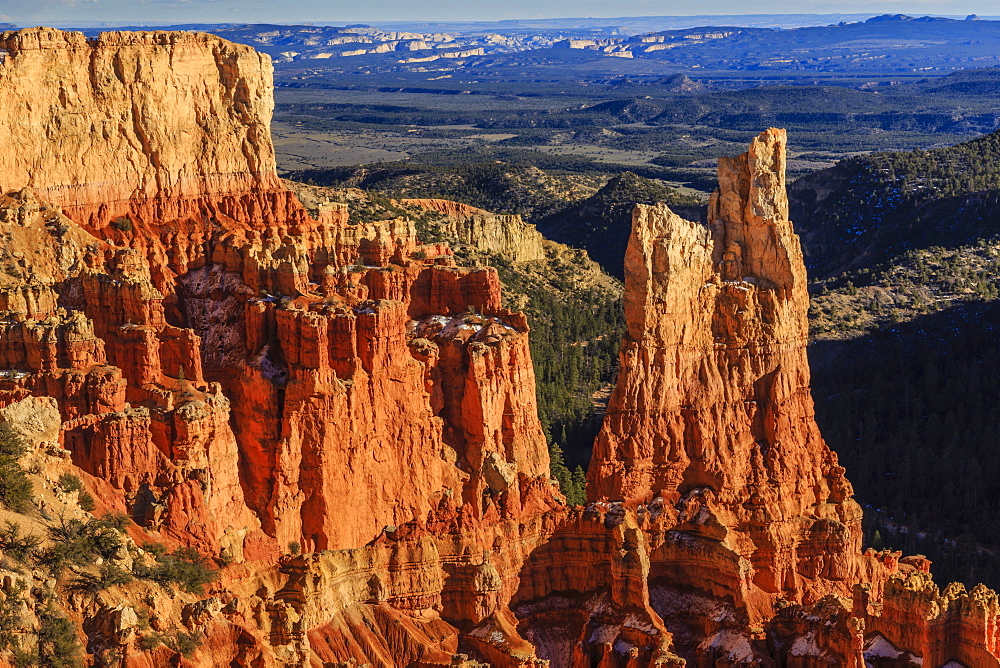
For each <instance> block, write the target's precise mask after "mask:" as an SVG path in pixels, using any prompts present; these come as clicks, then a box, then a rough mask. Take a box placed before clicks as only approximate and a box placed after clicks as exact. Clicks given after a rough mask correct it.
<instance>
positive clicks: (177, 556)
mask: <svg viewBox="0 0 1000 668" xmlns="http://www.w3.org/2000/svg"><path fill="white" fill-rule="evenodd" d="M144 549H145V550H146V551H147V552H152V553H153V556H154V557H155V559H156V563H155V564H153V565H152V566H146V565H143V564H136V566H135V567H134V568H133V572H134V573H135V575H136V577H139V578H143V579H145V580H152V581H154V582H157V583H159V584H161V585H163V586H169V585H178V586H180V587H181V589H183V590H184V591H186V592H190V593H192V594H200V593H201V592H202V589H203V588H204V586H205V585H206V584H208V583H210V582H213V581H214V580H215V579H216V578H217V577H218V573H216V571H214V570H212V569H211V568H210V567H209V560H208V559H206V558H205V557H204V556H202V555H201V554H200V553H199V552H198V551H197V550H196V549H194V548H192V547H182V548H178V549H176V550H174V551H173V552H171V553H169V554H167V552H166V549H165V548H164V547H163V546H162V545H158V544H156V543H152V544H147V545H145V546H144Z"/></svg>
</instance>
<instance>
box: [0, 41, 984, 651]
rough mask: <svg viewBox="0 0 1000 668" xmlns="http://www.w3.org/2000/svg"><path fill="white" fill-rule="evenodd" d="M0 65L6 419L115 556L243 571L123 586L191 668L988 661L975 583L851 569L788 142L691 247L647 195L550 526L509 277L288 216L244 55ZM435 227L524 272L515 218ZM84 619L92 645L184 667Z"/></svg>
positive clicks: (521, 233) (259, 66)
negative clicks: (222, 564)
mask: <svg viewBox="0 0 1000 668" xmlns="http://www.w3.org/2000/svg"><path fill="white" fill-rule="evenodd" d="M0 48H2V49H4V51H5V53H4V58H3V62H2V64H0V92H3V93H4V97H3V100H2V101H0V139H3V140H4V141H5V142H6V145H8V146H13V147H17V150H11V151H6V152H4V154H3V155H0V185H2V186H3V187H4V188H5V190H6V193H5V194H0V231H2V232H3V234H4V239H5V246H4V247H3V252H4V256H3V259H4V263H3V264H2V265H0V266H2V273H0V309H3V311H2V314H0V315H2V317H0V371H2V373H0V408H3V409H4V411H5V413H4V414H5V415H7V416H14V417H11V418H10V419H11V420H15V419H17V420H20V421H22V422H25V423H27V422H30V420H29V419H27V418H24V419H22V418H23V417H24V414H25V413H30V412H31V411H32V410H34V409H33V408H32V406H33V405H34V404H33V403H32V402H35V403H37V402H39V401H46V402H48V403H46V407H47V408H46V410H47V413H46V415H47V416H48V418H47V420H48V422H51V421H52V420H55V419H56V417H55V416H56V413H57V412H58V415H59V418H60V419H61V423H62V424H61V428H60V436H59V439H60V441H61V443H62V445H63V446H65V448H66V449H67V450H69V452H70V457H71V461H72V464H69V463H63V464H61V466H62V468H64V469H71V470H72V471H76V472H78V473H79V474H80V475H81V476H82V477H83V478H84V479H85V480H86V481H87V482H88V484H89V486H90V487H91V488H92V490H93V491H94V493H95V496H97V497H98V498H99V501H100V503H101V504H102V506H103V507H107V508H112V509H117V510H121V511H124V512H127V513H128V514H129V515H130V516H131V518H132V519H133V520H134V522H135V524H136V525H135V526H133V527H131V530H132V532H133V533H134V534H135V535H136V536H137V537H139V538H141V539H142V540H147V539H154V540H164V541H167V542H168V543H169V544H171V545H183V546H192V547H195V548H196V549H198V550H200V551H201V552H202V553H204V554H206V555H212V556H221V557H224V558H225V559H226V560H228V561H231V562H235V563H234V564H233V565H231V566H229V567H228V568H226V569H224V570H223V575H222V579H221V580H220V582H218V583H217V584H215V585H213V588H212V591H211V594H212V597H211V598H209V599H205V600H196V598H197V597H193V596H191V595H187V594H176V595H173V596H166V595H159V598H157V599H155V600H156V605H155V606H154V605H151V604H149V603H148V602H144V601H148V600H152V599H150V598H148V597H147V595H146V594H145V593H144V591H145V590H144V589H143V588H142V586H140V585H138V584H137V585H134V586H126V587H122V588H121V589H120V592H119V593H117V594H116V596H119V597H120V601H121V602H122V605H130V606H137V605H140V603H141V604H142V605H146V606H149V607H151V608H152V614H154V616H155V619H154V620H153V621H154V626H155V627H156V628H179V627H180V625H183V626H184V628H185V629H187V631H189V632H191V633H197V634H200V637H202V638H203V641H202V644H201V646H200V648H199V649H198V650H196V651H195V652H194V653H193V654H192V655H191V656H190V657H189V658H187V659H185V661H187V662H188V663H187V664H185V665H195V666H213V665H237V666H254V667H255V668H260V667H262V666H281V665H284V666H300V665H344V663H345V662H353V664H351V665H354V664H366V663H367V664H370V665H373V666H445V665H451V666H467V667H468V668H476V667H478V666H480V665H482V664H480V663H479V661H488V662H489V663H490V664H492V665H494V666H542V665H545V664H546V663H549V664H550V665H551V666H553V667H555V666H573V667H581V668H582V667H584V666H592V665H600V666H623V667H624V666H679V665H682V664H683V663H684V659H687V660H689V662H690V663H691V664H692V665H761V666H768V665H789V666H822V665H837V666H840V665H845V666H857V667H858V668H860V666H862V665H864V652H865V651H866V647H867V648H868V651H869V654H872V653H873V652H888V651H890V650H889V649H887V647H888V648H898V650H897V649H892V651H897V654H899V656H903V650H906V651H907V652H912V653H913V655H914V656H923V657H924V658H925V659H926V663H925V664H924V665H929V664H930V663H934V664H935V665H940V664H943V663H945V662H947V661H949V660H952V659H955V660H960V661H963V662H965V663H966V665H976V666H985V665H995V664H996V661H995V659H994V658H993V657H994V655H995V654H996V652H997V647H996V644H997V640H996V637H995V633H994V630H995V629H996V628H997V621H998V614H1000V606H998V604H997V600H996V595H995V594H994V593H992V592H989V591H988V590H985V589H984V588H982V589H980V588H977V589H976V590H974V591H972V592H970V593H966V592H964V591H963V590H961V589H960V588H955V587H952V588H949V589H948V590H946V591H945V592H943V593H942V592H939V591H938V590H937V588H936V587H934V586H933V584H932V583H931V582H930V581H929V576H928V575H927V573H926V571H927V568H928V564H927V563H926V560H920V559H909V560H900V559H899V556H900V555H899V553H889V552H884V553H880V554H875V553H873V552H871V551H868V552H867V553H865V554H862V553H861V552H860V509H859V508H858V506H857V504H856V503H854V501H853V500H852V499H851V498H850V497H851V489H850V486H849V484H848V483H847V482H846V480H845V479H844V472H843V469H842V468H840V467H839V466H838V465H837V462H836V457H835V455H834V454H833V453H831V452H830V451H829V449H828V448H827V447H826V446H825V444H824V443H823V441H822V438H821V437H820V435H819V432H818V430H817V428H816V425H815V422H814V421H813V418H812V402H811V399H810V396H809V370H808V367H807V364H806V358H805V343H806V320H805V318H806V308H807V296H806V292H805V276H804V269H803V266H802V259H801V253H800V251H799V246H798V241H797V238H796V237H795V235H794V234H793V232H792V227H791V223H790V222H789V221H788V215H787V204H786V200H785V194H784V169H783V168H784V156H785V153H784V133H783V132H782V131H778V130H769V131H767V132H765V133H763V134H762V135H761V136H760V137H758V138H757V139H756V140H754V142H753V143H752V144H751V147H750V150H749V152H748V153H747V154H744V155H742V156H740V157H738V158H735V159H732V160H728V159H723V160H722V161H720V187H719V191H718V192H717V193H716V195H715V196H714V197H713V200H712V203H711V206H710V221H709V225H708V226H707V227H706V226H703V225H701V224H697V223H692V222H689V221H686V220H683V219H681V218H679V217H677V216H676V215H674V214H673V213H671V212H670V211H669V209H667V208H666V207H664V206H655V207H646V206H641V207H638V208H637V209H636V211H635V214H634V219H633V234H632V238H631V240H630V243H629V247H628V254H627V257H626V270H627V284H626V296H625V299H626V315H627V319H628V328H629V333H628V337H627V340H626V342H625V344H624V346H623V350H622V371H621V376H620V380H619V384H618V387H617V388H616V390H615V394H614V396H613V398H612V401H611V404H610V406H609V410H608V416H607V418H606V422H605V425H604V429H603V431H602V432H601V435H600V438H599V439H598V442H597V445H596V446H595V452H594V461H593V464H592V466H591V470H590V481H589V488H588V493H589V495H590V498H591V500H592V502H591V503H590V504H589V505H588V506H587V507H586V508H583V507H577V508H568V507H566V506H565V505H564V504H563V503H562V501H561V497H560V495H559V494H558V493H557V491H556V490H555V489H554V487H553V483H552V482H551V481H550V480H549V478H548V455H547V451H546V447H545V442H544V438H543V435H542V432H541V428H540V425H539V423H538V418H537V414H536V412H537V411H536V408H535V399H534V375H533V370H532V365H531V359H530V355H529V349H528V339H527V334H528V327H527V323H526V320H525V318H524V317H523V316H522V315H521V314H519V313H513V312H510V311H507V310H505V309H503V308H502V307H501V286H500V283H499V280H498V278H497V274H496V272H494V271H493V270H491V269H468V268H459V267H455V266H454V262H453V261H452V256H451V254H450V250H449V249H448V247H447V245H445V244H426V245H422V244H420V242H419V240H418V239H417V238H416V235H415V233H414V225H413V223H412V222H411V221H408V220H405V219H397V220H390V221H382V222H378V223H372V224H366V225H350V224H349V223H348V220H347V215H346V214H347V211H346V210H345V209H344V208H343V207H332V208H328V209H327V210H324V211H325V213H323V214H322V215H321V216H320V219H319V220H312V219H310V218H309V217H308V216H307V215H306V212H305V211H304V209H303V208H302V207H301V206H300V205H299V203H298V201H297V200H296V199H295V197H294V196H292V195H291V194H290V193H289V192H287V191H285V190H283V189H282V188H281V185H280V182H279V181H277V179H276V177H275V175H274V161H273V150H272V148H271V143H270V137H269V134H268V132H267V125H268V120H269V114H270V107H271V97H270V95H271V92H270V80H269V77H270V69H269V68H270V65H269V62H268V61H267V58H266V57H264V56H260V55H258V54H256V53H255V52H253V51H252V50H250V49H247V48H246V47H240V46H236V45H233V44H230V43H228V42H225V41H223V40H219V39H218V38H215V37H211V36H207V35H200V34H175V33H137V34H128V35H126V34H105V35H102V36H101V37H99V38H97V39H95V40H86V39H85V38H84V37H83V36H82V35H78V34H74V33H63V32H60V31H56V30H50V29H32V30H26V31H21V32H20V33H6V34H4V35H2V36H0ZM4 133H6V134H4ZM53 202H55V203H53ZM421 206H425V207H428V208H431V209H433V210H435V211H438V212H440V213H443V214H445V215H446V216H447V217H448V218H449V219H450V220H451V222H452V223H453V229H454V231H455V234H456V235H457V236H459V237H460V240H462V241H464V242H468V241H469V239H470V238H472V237H476V238H477V239H478V240H479V241H481V242H482V243H485V244H487V245H489V246H490V248H494V247H495V248H497V249H506V251H505V252H508V251H509V252H512V251H514V250H516V248H515V247H517V246H522V245H523V246H526V247H525V248H522V249H521V250H522V251H523V257H522V259H524V260H535V259H537V257H538V255H539V250H538V249H539V248H540V246H539V245H538V244H539V243H540V242H539V237H538V236H537V233H535V232H534V231H533V230H531V229H529V228H525V227H524V225H523V223H521V222H520V221H519V220H517V219H516V218H512V217H499V216H491V215H490V214H488V213H486V212H480V211H478V210H470V209H468V208H465V207H463V206H461V205H458V204H455V203H449V202H441V201H426V202H422V203H421ZM479 237H482V238H479ZM470 307H471V308H470ZM32 395H35V396H34V397H32ZM35 397H51V398H54V399H55V402H54V403H51V400H40V399H37V398H35ZM29 417H30V416H29ZM48 422H47V423H46V424H48ZM54 430H55V423H52V425H51V429H50V431H53V432H54ZM60 470H61V469H60ZM300 551H301V552H302V553H303V554H298V552H300ZM143 586H144V585H143ZM117 603H118V602H117V601H116V604H117ZM223 603H224V605H223ZM87 606H90V607H87ZM79 609H80V610H86V611H87V613H86V614H87V616H86V618H83V617H79V618H78V619H77V621H78V623H79V626H80V628H81V629H83V630H84V631H85V633H86V634H87V635H88V646H92V647H113V648H115V649H116V650H117V651H119V652H120V654H121V656H125V657H127V660H126V663H127V665H129V666H131V667H133V668H135V667H138V666H144V667H145V666H153V665H165V663H167V662H169V661H181V659H180V658H179V655H177V654H176V652H172V650H168V648H160V649H157V650H152V651H144V650H143V649H142V648H141V647H140V646H139V645H138V644H137V641H136V639H135V634H134V633H133V634H131V635H130V634H128V633H124V632H123V630H122V619H124V618H125V617H127V616H128V615H127V614H126V613H125V612H124V611H123V609H119V608H115V609H111V608H110V606H107V605H103V604H99V603H98V602H93V605H91V604H90V603H86V604H81V607H80V608H79ZM92 610H95V611H97V612H94V613H93V614H91V612H90V611H92ZM776 611H777V612H776ZM74 614H77V613H74ZM131 614H133V616H134V612H133V613H131ZM873 647H874V648H875V649H871V648H873ZM463 654H471V655H473V658H469V657H468V656H463ZM872 655H873V656H874V654H872ZM893 656H896V655H893ZM897 658H898V657H897ZM900 661H902V659H900ZM898 665H905V664H904V663H898Z"/></svg>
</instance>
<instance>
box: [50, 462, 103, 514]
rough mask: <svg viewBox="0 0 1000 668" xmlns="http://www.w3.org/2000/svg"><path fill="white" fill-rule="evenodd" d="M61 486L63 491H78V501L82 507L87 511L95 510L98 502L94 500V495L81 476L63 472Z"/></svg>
mask: <svg viewBox="0 0 1000 668" xmlns="http://www.w3.org/2000/svg"><path fill="white" fill-rule="evenodd" d="M59 486H60V487H62V488H63V491H65V492H68V493H70V494H72V493H73V492H76V498H77V501H78V502H79V503H80V507H81V508H83V509H84V510H85V511H87V512H88V513H89V512H93V510H94V508H96V507H97V504H96V503H95V502H94V497H93V495H91V493H90V492H89V491H88V490H87V488H86V487H85V486H84V484H83V481H82V480H80V476H78V475H76V474H73V473H69V472H67V473H63V474H62V475H61V476H59Z"/></svg>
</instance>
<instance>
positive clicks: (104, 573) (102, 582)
mask: <svg viewBox="0 0 1000 668" xmlns="http://www.w3.org/2000/svg"><path fill="white" fill-rule="evenodd" d="M133 579H135V578H134V576H133V575H132V574H131V573H130V572H128V571H126V570H125V569H123V568H120V567H118V566H115V565H114V564H101V568H100V572H99V573H98V574H97V575H93V574H92V573H81V574H80V575H79V576H77V578H76V579H75V580H73V582H71V583H70V584H69V585H68V587H69V589H70V590H71V591H75V592H80V593H87V594H96V593H97V592H99V591H103V590H105V589H107V588H108V587H115V586H118V585H125V584H128V583H129V582H131V581H132V580H133Z"/></svg>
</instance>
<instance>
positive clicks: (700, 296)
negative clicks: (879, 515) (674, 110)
mask: <svg viewBox="0 0 1000 668" xmlns="http://www.w3.org/2000/svg"><path fill="white" fill-rule="evenodd" d="M784 141H785V140H784V133H781V132H778V131H770V132H768V133H765V134H763V135H761V136H760V137H759V138H758V139H756V140H754V142H753V143H752V144H751V147H750V151H749V152H748V153H746V154H744V155H742V156H740V157H738V158H736V159H732V160H730V159H722V160H721V161H720V169H719V174H720V176H719V190H718V191H716V193H715V195H713V197H712V201H711V203H710V206H709V224H708V225H707V226H705V225H702V224H699V223H692V222H688V221H685V220H683V219H681V218H679V217H677V216H676V215H674V214H672V213H671V212H670V211H669V210H668V209H667V208H665V207H662V206H660V207H645V206H639V207H637V209H636V213H635V217H634V221H633V234H632V238H631V239H630V242H629V247H628V251H627V254H626V259H625V269H626V274H625V276H626V290H625V316H626V322H627V325H628V337H627V339H626V342H625V344H624V346H623V350H622V371H621V375H620V377H619V383H618V386H617V387H616V388H615V392H614V393H613V394H612V396H611V399H610V401H609V404H608V411H607V417H606V419H605V424H604V428H603V430H602V431H601V434H600V436H599V437H598V440H597V444H596V446H595V451H594V459H593V462H592V465H591V468H590V471H589V484H588V495H589V496H590V498H592V499H594V500H611V501H625V502H630V503H649V502H651V501H652V500H653V499H656V498H659V499H662V500H663V502H664V503H665V504H667V505H669V506H672V507H676V508H678V510H679V511H680V514H679V516H678V521H679V527H678V530H680V531H683V532H684V533H685V535H687V536H688V537H690V540H691V541H692V542H693V543H694V544H695V546H694V547H695V549H696V550H703V549H708V550H719V551H720V556H722V555H725V554H727V553H728V554H729V555H730V557H729V560H731V561H733V562H734V563H735V562H741V561H745V562H746V563H747V565H748V566H749V568H745V567H744V568H741V569H740V570H741V571H742V572H741V573H731V574H730V575H731V576H736V577H735V579H734V580H733V581H732V582H730V583H728V584H723V583H721V582H720V584H723V589H727V588H729V587H731V586H733V585H736V589H735V590H734V591H731V592H729V593H730V594H732V595H734V596H735V597H736V600H737V601H741V602H742V604H744V605H746V606H747V607H748V608H749V609H750V610H751V620H752V621H753V620H754V618H755V617H757V615H766V616H769V615H770V612H771V610H772V609H773V604H774V603H775V601H776V600H777V599H778V598H781V599H783V600H786V601H796V602H798V601H803V600H804V601H805V602H813V601H815V600H818V599H819V598H821V597H822V596H823V595H825V594H826V593H828V592H829V591H832V590H835V589H837V585H836V584H835V583H838V582H847V581H850V580H852V579H853V578H854V576H855V575H856V573H857V568H858V566H857V565H856V564H854V563H852V557H851V555H859V554H860V538H861V530H860V526H861V525H860V520H861V511H860V508H859V507H858V505H857V504H856V503H855V502H854V501H853V500H852V499H851V498H850V497H851V488H850V484H849V483H848V482H847V481H846V480H845V478H844V470H843V468H841V467H840V466H838V465H837V459H836V455H835V454H834V453H832V452H831V451H830V450H829V448H827V447H826V445H825V444H824V443H823V440H822V437H821V436H820V434H819V429H818V427H817V426H816V423H815V421H814V419H813V408H812V398H811V397H810V394H809V367H808V362H807V359H806V350H805V348H806V342H807V322H806V313H807V310H808V294H807V292H806V284H805V270H804V267H803V264H802V255H801V251H800V250H799V245H798V239H797V238H796V237H795V235H794V233H793V232H792V227H791V223H790V222H789V221H788V209H787V200H786V199H785V194H784V192H785V191H784V162H783V161H784V156H785V146H784ZM677 558H681V555H677ZM699 577H700V576H699ZM841 589H843V587H841ZM843 593H846V590H844V591H843Z"/></svg>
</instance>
